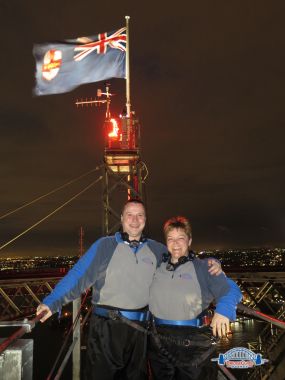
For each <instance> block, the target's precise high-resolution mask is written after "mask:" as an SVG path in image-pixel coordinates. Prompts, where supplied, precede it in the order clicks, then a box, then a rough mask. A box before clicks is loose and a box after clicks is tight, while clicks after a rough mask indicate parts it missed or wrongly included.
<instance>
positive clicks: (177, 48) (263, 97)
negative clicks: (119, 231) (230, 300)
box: [0, 0, 285, 257]
mask: <svg viewBox="0 0 285 380" xmlns="http://www.w3.org/2000/svg"><path fill="white" fill-rule="evenodd" d="M284 11H285V5H284V1H283V0H274V1H271V2H268V1H234V2H230V1H218V2H216V1H210V0H206V1H199V2H197V1H182V2H176V3H172V5H171V6H166V4H165V2H164V1H156V2H155V1H152V2H148V1H144V2H135V1H123V2H119V3H115V2H96V1H94V0H93V1H89V0H86V1H84V0H83V1H81V2H78V1H74V0H69V1H67V0H65V1H58V0H57V1H55V0H50V1H48V2H42V1H38V0H27V1H19V0H1V1H0V25H1V29H2V33H1V60H0V65H1V69H0V77H1V79H0V83H1V91H0V94H1V95H0V96H1V102H0V158H1V165H0V170H1V171H0V173H1V175H0V192H1V198H0V216H1V215H3V214H5V213H6V212H8V211H10V210H13V209H15V208H16V207H19V206H21V205H22V204H24V203H26V202H29V201H31V200H33V199H34V198H36V197H38V196H40V195H42V194H45V193H47V192H49V191H51V190H53V189H54V188H56V187H58V186H61V185H62V184H64V183H66V182H68V181H69V180H71V179H72V178H75V177H77V176H79V175H81V174H83V173H85V172H88V171H89V170H91V169H93V168H94V167H95V166H97V165H98V164H100V163H101V162H102V160H103V146H104V142H103V130H102V123H103V120H104V111H105V109H104V107H101V108H95V107H93V108H91V107H89V108H80V109H78V108H76V106H75V105H74V102H75V101H76V99H78V98H85V97H89V98H90V97H94V96H95V95H96V91H97V88H101V89H104V83H103V82H98V83H92V84H88V85H83V86H80V87H78V88H77V89H76V90H74V91H72V92H69V93H65V94H58V95H49V96H41V97H34V96H33V95H32V89H33V87H34V71H35V61H34V58H33V56H32V47H33V44H34V43H44V42H48V41H54V40H62V39H68V38H76V37H80V36H89V35H94V34H97V33H101V32H107V31H112V30H115V29H119V28H120V27H122V26H124V25H125V18H124V16H125V15H130V16H131V20H130V44H131V57H130V58H131V62H130V63H131V103H132V108H133V110H135V111H136V114H137V116H138V117H139V119H140V124H141V134H142V159H143V161H144V162H145V163H146V165H147V167H148V170H149V176H148V178H147V182H146V201H147V207H148V218H149V231H150V235H151V237H153V238H157V239H159V240H161V239H162V238H163V237H162V234H161V228H162V223H163V221H164V220H165V219H166V218H168V217H170V216H173V215H176V214H182V215H185V216H187V217H189V218H190V220H191V221H192V225H193V248H194V249H195V250H201V249H211V248H212V249H215V248H218V249H222V248H249V247H266V246H279V247H282V246H283V247H284V243H285V241H284V240H285V239H284V235H285V234H284V232H285V197H284V188H285V179H284V167H285V154H284V137H285V105H284V104H285V103H284V89H285V43H284V39H285V24H284ZM110 83H111V91H113V92H114V93H116V94H117V95H116V97H114V100H113V102H112V112H113V114H116V113H119V112H121V110H122V109H123V107H124V103H125V81H124V80H123V79H113V80H111V81H110ZM96 176H97V175H95V176H94V175H93V176H92V175H91V176H89V177H86V178H85V179H84V180H82V181H81V182H80V183H78V184H77V185H74V186H73V187H70V188H68V189H67V190H63V191H61V192H59V193H56V194H54V195H53V196H51V197H49V198H45V199H43V200H42V201H41V202H38V203H36V204H35V205H33V206H32V207H28V208H26V209H23V210H21V211H20V212H18V213H15V214H13V215H10V216H9V217H7V218H5V219H2V220H0V244H1V245H2V244H4V243H5V242H6V241H8V240H10V239H12V238H13V237H14V236H16V235H17V234H19V233H21V232H22V231H23V230H25V229H26V228H28V227H29V226H30V225H32V224H33V223H35V222H37V221H38V220H39V219H41V218H43V217H44V216H45V215H47V214H48V213H50V212H52V211H53V210H54V209H55V208H56V207H58V206H60V205H61V204H62V203H64V202H65V201H66V200H68V199H69V198H70V197H71V196H72V195H73V194H76V193H77V192H78V191H79V190H80V189H82V188H83V187H84V186H85V185H87V184H88V183H89V182H91V181H92V180H93V179H94V178H96ZM101 205H102V202H101V185H97V186H95V187H94V188H93V189H91V190H89V191H88V192H87V193H85V194H84V195H83V196H82V197H80V198H78V199H77V200H76V201H74V202H73V203H71V204H70V205H68V206H67V207H66V208H64V209H63V210H61V211H60V212H59V213H57V214H55V215H54V216H52V217H51V218H49V219H48V220H47V221H45V222H43V223H42V224H40V225H39V226H38V227H37V228H35V229H33V230H32V231H31V232H29V233H28V234H26V235H25V236H23V237H22V238H20V239H18V240H17V241H15V242H14V243H13V244H11V245H9V246H8V247H7V248H5V249H3V250H1V251H0V254H1V256H3V257H5V256H9V255H16V254H17V255H31V256H37V255H44V254H50V255H57V254H61V255H63V254H68V255H71V254H77V252H78V229H79V227H80V226H82V227H83V228H84V230H85V246H86V248H87V247H88V246H89V245H90V243H91V242H92V241H94V240H95V239H96V238H98V237H99V236H100V232H101V220H102V215H101V209H102V207H101Z"/></svg>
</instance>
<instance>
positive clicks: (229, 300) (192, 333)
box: [149, 216, 242, 380]
mask: <svg viewBox="0 0 285 380" xmlns="http://www.w3.org/2000/svg"><path fill="white" fill-rule="evenodd" d="M164 234H165V239H166V245H167V249H168V252H169V253H168V256H167V257H165V260H164V262H163V263H162V264H161V266H160V267H159V268H158V269H157V271H156V274H155V277H154V280H153V283H152V285H151V289H150V311H151V313H152V315H153V316H154V318H153V320H154V334H153V336H152V337H151V339H150V348H149V359H150V365H151V369H152V373H153V378H154V379H155V380H160V379H163V380H173V379H179V380H182V379H183V380H184V379H185V380H186V379H188V380H189V379H203V380H205V379H215V378H216V375H217V373H216V372H217V367H216V364H213V363H211V361H210V356H211V354H212V353H213V344H212V343H213V335H214V336H218V337H222V336H225V335H226V334H227V333H228V332H229V331H230V320H234V319H235V317H236V314H235V311H236V305H237V303H238V302H240V300H241V298H242V295H241V292H240V290H239V288H238V286H237V285H236V284H235V283H234V282H233V281H232V280H229V279H227V277H226V276H225V274H224V273H221V274H220V275H219V276H212V275H211V274H209V272H208V265H207V261H205V260H199V259H198V258H196V257H195V256H194V254H193V252H191V251H189V249H190V246H191V243H192V233H191V226H190V223H189V221H188V220H187V219H186V218H184V217H180V216H177V217H173V218H171V219H169V220H168V221H167V222H166V223H165V224H164ZM214 300H215V301H216V309H215V312H214V315H213V318H212V322H211V326H209V325H205V315H206V313H207V310H208V307H209V305H210V304H211V302H212V301H214Z"/></svg>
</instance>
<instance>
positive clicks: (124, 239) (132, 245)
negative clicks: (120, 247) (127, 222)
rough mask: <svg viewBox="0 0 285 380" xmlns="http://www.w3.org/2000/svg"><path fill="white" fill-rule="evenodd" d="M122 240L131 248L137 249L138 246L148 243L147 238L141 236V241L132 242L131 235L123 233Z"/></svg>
mask: <svg viewBox="0 0 285 380" xmlns="http://www.w3.org/2000/svg"><path fill="white" fill-rule="evenodd" d="M121 238H122V240H123V241H125V242H126V243H128V244H129V245H130V247H135V246H138V245H139V244H140V243H144V242H146V241H147V238H146V237H145V236H144V235H141V237H140V240H139V241H137V240H130V237H129V234H128V233H127V232H122V231H121Z"/></svg>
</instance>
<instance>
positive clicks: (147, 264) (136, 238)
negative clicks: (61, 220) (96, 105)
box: [37, 200, 220, 380]
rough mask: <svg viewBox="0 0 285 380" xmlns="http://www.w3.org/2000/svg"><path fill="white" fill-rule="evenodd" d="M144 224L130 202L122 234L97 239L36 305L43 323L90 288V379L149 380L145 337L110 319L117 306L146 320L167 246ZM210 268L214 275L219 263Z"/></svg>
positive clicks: (139, 207) (140, 209)
mask: <svg viewBox="0 0 285 380" xmlns="http://www.w3.org/2000/svg"><path fill="white" fill-rule="evenodd" d="M145 222H146V214H145V207H144V204H143V203H142V202H141V201H140V200H129V201H128V202H127V203H126V204H125V205H124V207H123V210H122V215H121V223H122V231H123V232H122V233H120V232H117V233H116V234H115V235H114V236H108V237H103V238H101V239H99V240H97V241H96V242H95V243H94V244H93V245H92V246H91V247H90V249H89V250H88V251H87V252H86V253H85V254H84V256H82V257H81V258H80V260H79V261H78V262H77V264H76V265H75V266H74V267H73V268H72V269H71V270H70V271H69V272H68V274H67V275H66V276H65V277H64V278H63V279H62V280H61V281H60V282H59V283H58V284H57V286H56V287H55V288H54V290H53V291H52V293H51V294H50V295H49V296H47V297H46V298H45V299H44V300H43V304H41V305H39V307H38V309H37V314H40V313H41V312H43V311H45V312H46V314H45V316H44V317H43V318H42V319H41V321H42V322H43V321H45V320H46V319H47V318H49V317H50V316H51V315H52V314H53V313H55V312H56V311H58V310H59V309H61V307H62V306H63V305H65V304H67V303H68V302H71V301H73V300H74V299H76V298H78V297H79V296H80V295H81V294H82V293H83V292H84V291H85V290H86V289H88V288H89V287H91V286H92V304H93V314H92V317H91V320H90V327H89V338H88V345H87V362H86V379H88V380H90V379H100V380H110V379H114V378H115V377H116V379H119V378H120V379H130V380H132V379H133V380H140V379H146V378H147V374H146V355H145V348H146V337H145V335H144V334H142V333H141V332H139V331H137V330H134V329H132V328H131V327H130V326H128V325H127V324H125V323H123V322H122V321H120V320H113V319H111V318H109V312H110V310H114V309H115V310H117V311H120V312H121V314H122V315H123V316H125V317H126V318H128V319H130V320H134V321H136V322H138V323H141V324H144V323H145V322H146V321H147V320H148V311H147V310H148V302H149V289H150V285H151V283H152V280H153V276H154V273H155V271H156V268H157V266H158V265H160V263H161V260H162V254H163V253H165V252H166V247H165V246H164V245H163V244H161V243H158V242H156V241H154V240H151V239H146V238H144V236H143V235H142V231H143V229H144V227H145ZM209 271H210V273H211V274H215V272H216V271H217V267H216V269H215V267H214V268H212V267H211V268H210V269H209ZM218 272H220V267H219V265H218Z"/></svg>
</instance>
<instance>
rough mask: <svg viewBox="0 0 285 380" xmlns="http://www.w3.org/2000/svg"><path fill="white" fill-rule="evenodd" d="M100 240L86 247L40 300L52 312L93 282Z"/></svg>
mask: <svg viewBox="0 0 285 380" xmlns="http://www.w3.org/2000/svg"><path fill="white" fill-rule="evenodd" d="M100 240H101V239H100ZM100 240H97V241H96V242H95V243H94V244H93V245H92V246H91V247H90V248H89V249H88V251H87V252H86V253H85V254H84V255H83V256H82V257H81V258H80V259H79V260H78V262H77V263H76V264H75V265H74V266H73V268H72V269H70V271H69V272H68V273H67V275H66V276H64V277H63V279H62V280H61V281H60V282H59V283H58V284H57V285H56V286H55V288H54V289H53V291H52V292H51V293H50V294H49V295H48V296H47V297H45V298H44V299H43V301H42V302H43V303H44V304H45V305H47V306H48V307H49V308H50V310H51V311H52V313H55V312H56V311H59V310H60V309H61V308H62V306H63V305H66V304H67V303H69V302H71V301H74V300H75V299H76V298H78V297H80V296H81V294H82V293H83V292H84V291H85V290H86V289H88V288H89V287H90V286H91V285H92V284H93V283H94V282H95V280H96V264H98V262H96V261H98V260H96V261H95V258H96V254H97V251H98V245H99V243H100ZM97 266H98V265H97ZM90 268H92V270H90ZM97 269H98V268H97Z"/></svg>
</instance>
